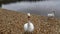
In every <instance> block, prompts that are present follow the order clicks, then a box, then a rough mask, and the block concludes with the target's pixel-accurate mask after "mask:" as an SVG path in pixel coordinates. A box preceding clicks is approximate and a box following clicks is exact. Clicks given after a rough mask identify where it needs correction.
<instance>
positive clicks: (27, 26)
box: [24, 13, 34, 32]
mask: <svg viewBox="0 0 60 34" xmlns="http://www.w3.org/2000/svg"><path fill="white" fill-rule="evenodd" d="M28 16H30V13H28ZM28 19H29V18H28ZM24 30H25V31H27V32H32V31H33V30H34V25H33V23H31V22H30V20H28V23H26V24H24Z"/></svg>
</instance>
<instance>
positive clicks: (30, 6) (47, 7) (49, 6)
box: [2, 1, 60, 17]
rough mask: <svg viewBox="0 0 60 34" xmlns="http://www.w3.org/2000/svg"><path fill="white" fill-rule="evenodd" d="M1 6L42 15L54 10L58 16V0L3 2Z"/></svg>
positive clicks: (59, 4) (59, 10)
mask: <svg viewBox="0 0 60 34" xmlns="http://www.w3.org/2000/svg"><path fill="white" fill-rule="evenodd" d="M2 8H5V9H9V10H15V11H19V12H26V13H27V12H30V13H33V14H39V15H44V16H47V14H48V13H50V12H52V11H56V13H55V15H56V17H60V15H59V14H60V1H39V2H16V3H11V4H6V5H4V4H3V5H2Z"/></svg>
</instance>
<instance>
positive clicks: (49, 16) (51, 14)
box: [47, 11, 55, 18]
mask: <svg viewBox="0 0 60 34" xmlns="http://www.w3.org/2000/svg"><path fill="white" fill-rule="evenodd" d="M47 16H48V18H54V17H55V11H53V12H52V13H48V15H47Z"/></svg>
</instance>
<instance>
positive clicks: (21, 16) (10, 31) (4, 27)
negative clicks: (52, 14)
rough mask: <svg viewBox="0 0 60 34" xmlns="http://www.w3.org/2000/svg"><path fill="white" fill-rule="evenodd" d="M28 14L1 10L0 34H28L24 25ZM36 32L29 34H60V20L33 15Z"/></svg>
mask: <svg viewBox="0 0 60 34" xmlns="http://www.w3.org/2000/svg"><path fill="white" fill-rule="evenodd" d="M27 21H28V19H27V14H26V13H21V12H15V11H11V10H6V9H0V34H26V33H27V32H25V31H24V28H23V26H24V24H25V23H27ZM31 22H32V23H33V24H34V27H35V29H34V31H33V32H32V33H27V34H60V20H59V19H56V18H55V19H48V20H47V17H46V16H40V15H34V14H32V15H31Z"/></svg>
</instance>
